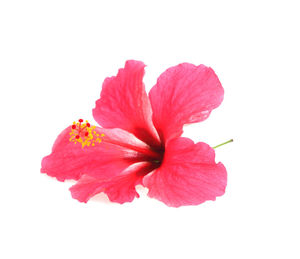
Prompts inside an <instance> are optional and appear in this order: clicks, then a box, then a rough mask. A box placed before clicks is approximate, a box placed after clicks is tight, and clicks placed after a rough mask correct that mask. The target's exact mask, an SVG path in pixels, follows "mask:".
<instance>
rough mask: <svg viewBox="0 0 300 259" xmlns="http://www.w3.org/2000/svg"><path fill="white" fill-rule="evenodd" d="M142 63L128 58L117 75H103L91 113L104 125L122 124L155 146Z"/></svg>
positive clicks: (156, 138)
mask: <svg viewBox="0 0 300 259" xmlns="http://www.w3.org/2000/svg"><path fill="white" fill-rule="evenodd" d="M144 67H145V65H144V64H143V63H142V62H139V61H133V60H130V61H127V62H126V64H125V67H124V68H122V69H120V70H119V72H118V75H117V76H113V77H110V78H106V79H105V81H104V83H103V86H102V91H101V97H100V99H99V100H97V101H96V107H95V108H94V110H93V116H94V118H95V120H96V121H97V122H98V123H99V124H100V125H101V126H102V127H104V128H121V129H123V130H126V131H129V132H131V133H133V134H134V135H135V136H136V137H137V138H139V139H141V140H143V141H144V142H145V143H147V144H151V145H157V146H158V145H159V138H158V135H157V132H156V130H155V128H154V126H153V123H152V119H151V116H152V110H151V105H150V102H149V98H148V96H147V94H146V91H145V87H144V84H143V76H144Z"/></svg>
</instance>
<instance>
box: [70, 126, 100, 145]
mask: <svg viewBox="0 0 300 259" xmlns="http://www.w3.org/2000/svg"><path fill="white" fill-rule="evenodd" d="M80 121H81V122H80ZM70 128H71V132H70V133H69V134H70V138H69V141H70V142H73V143H74V144H77V143H80V144H81V147H82V148H84V147H86V146H87V147H89V146H93V147H94V146H95V144H99V143H100V142H101V141H102V139H100V138H99V133H98V132H97V131H96V130H95V129H96V126H91V125H90V124H89V122H88V121H85V123H82V120H78V122H75V121H74V122H73V124H72V126H71V127H70ZM103 136H104V134H101V137H103Z"/></svg>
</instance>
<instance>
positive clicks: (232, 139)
mask: <svg viewBox="0 0 300 259" xmlns="http://www.w3.org/2000/svg"><path fill="white" fill-rule="evenodd" d="M230 142H233V139H231V140H228V141H226V142H224V143H222V144H219V145H217V146H215V147H213V148H217V147H220V146H223V145H226V144H228V143H230Z"/></svg>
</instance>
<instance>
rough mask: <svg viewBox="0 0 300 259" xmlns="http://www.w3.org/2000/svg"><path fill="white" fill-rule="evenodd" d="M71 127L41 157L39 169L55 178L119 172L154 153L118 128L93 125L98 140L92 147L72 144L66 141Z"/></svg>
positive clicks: (93, 175) (102, 176) (109, 175)
mask: <svg viewBox="0 0 300 259" xmlns="http://www.w3.org/2000/svg"><path fill="white" fill-rule="evenodd" d="M70 131H71V126H69V127H67V128H66V129H65V130H64V131H63V132H62V133H61V134H60V135H59V136H58V137H57V140H56V141H55V143H54V145H53V148H52V153H51V154H50V155H49V156H46V157H44V158H43V160H42V168H41V172H42V173H46V174H48V175H49V176H52V177H56V178H57V179H58V180H59V181H64V180H66V179H73V180H78V179H79V178H80V177H81V176H82V175H84V174H85V175H89V176H92V177H95V178H99V179H107V178H111V177H113V176H115V175H117V174H120V172H122V171H123V170H124V169H125V168H127V167H128V166H129V165H131V164H132V163H134V162H137V161H140V160H141V159H142V158H143V156H147V157H149V156H150V157H151V155H153V156H155V154H154V153H153V152H152V151H151V149H150V147H149V146H147V145H146V144H145V143H143V142H142V141H140V140H138V139H137V138H135V137H134V136H133V135H132V134H130V133H128V132H126V131H124V130H121V129H102V128H98V127H97V128H95V131H96V133H99V135H101V134H104V136H103V137H101V138H102V142H100V143H96V144H95V146H91V145H90V146H85V147H83V148H82V145H81V144H80V143H77V144H75V143H74V142H71V141H70V140H69V138H70V135H69V133H70Z"/></svg>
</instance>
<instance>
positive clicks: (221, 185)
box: [143, 138, 227, 207]
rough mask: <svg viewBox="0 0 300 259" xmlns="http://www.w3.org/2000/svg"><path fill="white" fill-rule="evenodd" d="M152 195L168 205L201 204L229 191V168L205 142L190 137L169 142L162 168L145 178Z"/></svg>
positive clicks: (145, 183)
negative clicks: (195, 142)
mask: <svg viewBox="0 0 300 259" xmlns="http://www.w3.org/2000/svg"><path fill="white" fill-rule="evenodd" d="M143 183H144V186H145V187H147V188H148V189H149V192H148V196H149V197H153V198H156V199H158V200H160V201H162V202H164V203H165V204H167V205H168V206H172V207H179V206H183V205H197V204H200V203H202V202H205V201H207V200H215V198H216V196H221V195H223V194H224V192H225V188H226V183H227V173H226V169H225V167H224V166H223V164H222V163H218V164H216V163H215V152H214V150H213V149H212V148H211V147H209V146H208V145H207V144H205V143H201V142H199V143H197V144H194V143H193V141H192V140H190V139H187V138H176V139H173V140H171V141H169V142H168V145H167V147H166V153H165V156H164V160H163V163H162V165H161V167H160V168H158V169H157V170H155V171H154V172H152V173H151V174H148V175H147V176H145V177H144V179H143Z"/></svg>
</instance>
